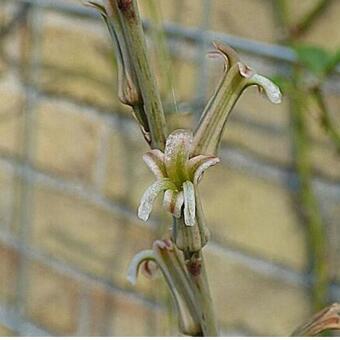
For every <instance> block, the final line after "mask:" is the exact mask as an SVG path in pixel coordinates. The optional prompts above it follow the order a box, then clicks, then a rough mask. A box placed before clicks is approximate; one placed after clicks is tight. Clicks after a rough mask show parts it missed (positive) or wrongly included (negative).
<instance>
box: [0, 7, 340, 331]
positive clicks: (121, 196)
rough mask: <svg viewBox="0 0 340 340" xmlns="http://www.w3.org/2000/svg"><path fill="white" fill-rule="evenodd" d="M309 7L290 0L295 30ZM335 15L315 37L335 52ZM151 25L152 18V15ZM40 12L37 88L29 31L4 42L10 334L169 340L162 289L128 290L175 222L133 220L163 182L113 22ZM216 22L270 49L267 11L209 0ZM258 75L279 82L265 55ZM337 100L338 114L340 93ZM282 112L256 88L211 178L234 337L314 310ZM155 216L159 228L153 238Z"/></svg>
mask: <svg viewBox="0 0 340 340" xmlns="http://www.w3.org/2000/svg"><path fill="white" fill-rule="evenodd" d="M314 2H315V1H314V0H309V1H305V2H292V4H294V5H291V6H292V8H291V10H292V13H294V15H295V18H298V17H299V16H300V15H301V13H302V12H303V11H304V10H306V8H307V7H309V6H311V5H312V4H313V3H314ZM295 3H301V4H303V5H301V7H299V6H297V7H296V8H295V6H296V5H295ZM306 3H308V6H307V5H306ZM71 4H73V5H75V6H80V5H79V2H78V1H77V0H75V1H66V0H65V1H61V0H60V2H59V5H67V6H68V5H71ZM198 4H199V5H198ZM202 4H203V2H202ZM202 4H201V2H200V1H198V0H197V1H196V0H195V1H193V0H186V1H174V2H171V1H167V0H162V1H161V5H162V9H163V13H164V17H165V19H167V20H172V21H175V22H180V23H181V24H182V25H185V26H189V27H195V26H200V25H201V22H202V15H204V11H203V9H202V8H203V7H202V6H201V5H202ZM176 6H177V7H176ZM304 6H306V8H304ZM175 7H176V8H175ZM293 7H294V8H293ZM78 8H79V7H78ZM230 8H232V10H230ZM2 9H4V11H2ZM13 10H15V4H14V2H12V1H7V2H4V3H1V4H0V24H1V23H2V22H6V20H8V18H10V16H11V14H12V13H13ZM339 10H340V3H337V2H333V4H332V6H331V8H330V9H329V10H327V11H326V13H325V15H324V17H323V18H322V19H321V20H320V23H319V24H318V25H316V26H315V27H314V28H313V29H312V32H311V33H310V34H308V36H307V37H306V41H308V42H313V43H319V44H321V45H323V46H326V47H330V48H333V47H335V46H338V45H339V41H338V40H337V39H338V38H339V37H338V36H336V35H335V34H332V33H331V32H334V30H335V28H336V29H338V22H337V20H336V19H337V13H338V12H339ZM143 13H144V14H145V15H148V11H147V8H144V7H143ZM36 15H38V16H39V23H38V24H37V23H35V25H38V26H39V25H41V26H40V28H39V27H38V29H37V27H35V28H34V27H33V29H34V30H38V32H36V31H34V32H35V33H34V34H38V33H39V34H40V35H39V39H37V40H36V41H35V40H33V41H32V40H29V39H27V41H26V40H25V46H26V47H25V48H26V49H27V50H28V52H29V53H28V56H30V55H31V56H32V55H35V56H36V57H37V59H36V60H35V61H36V62H37V68H36V72H35V74H34V78H35V79H33V80H32V79H31V80H30V79H28V81H25V79H23V77H22V73H21V66H23V65H22V60H26V62H27V60H29V57H28V58H27V56H26V57H25V58H26V59H23V56H22V53H23V49H22V47H21V43H22V39H23V37H29V35H27V34H26V35H23V34H25V31H24V30H23V29H16V30H15V31H13V32H12V33H11V34H10V35H9V36H7V37H6V38H5V39H4V40H3V41H0V47H1V48H0V104H1V105H0V190H1V194H0V259H1V260H0V309H1V310H2V309H5V310H7V309H8V310H12V309H13V308H14V307H16V309H14V311H15V312H14V314H13V313H12V314H10V315H11V317H8V318H7V319H4V320H2V319H1V317H0V335H12V334H13V333H16V328H15V327H16V326H15V325H17V324H18V320H19V321H20V320H21V321H22V320H24V321H25V322H26V324H27V325H28V326H29V327H30V329H31V330H34V332H40V331H41V332H44V331H45V332H48V333H50V334H52V335H121V336H124V335H156V334H160V335H166V334H174V330H175V328H174V320H173V316H172V318H171V317H169V315H168V311H169V310H170V309H171V308H170V307H169V297H168V295H167V294H166V290H165V286H164V283H163V282H162V280H161V279H156V280H155V281H151V282H150V281H148V280H146V279H145V278H141V279H140V280H139V282H138V284H137V286H136V287H131V285H129V284H128V283H127V281H126V269H127V266H128V263H129V260H130V259H131V258H132V256H133V254H134V253H136V252H137V251H139V250H141V249H145V248H148V247H150V245H151V244H152V240H154V239H155V237H160V236H163V235H164V234H165V232H166V229H167V227H168V226H169V223H170V222H169V219H168V217H165V218H164V216H162V214H161V211H160V209H159V206H158V207H157V208H156V209H155V211H154V213H153V215H152V223H150V224H149V225H147V224H145V223H142V222H141V221H139V220H138V219H137V218H136V208H137V205H138V202H139V199H140V197H141V195H142V193H143V191H144V190H145V188H146V186H147V185H148V184H149V183H151V181H152V180H153V176H152V175H151V174H150V172H149V171H148V169H147V167H146V166H145V165H144V164H143V163H142V154H143V152H145V150H147V147H146V145H145V143H144V141H143V139H142V137H141V136H140V133H139V131H138V128H137V127H136V124H135V123H134V122H133V121H132V119H130V118H131V115H130V114H129V109H128V108H127V107H124V106H122V105H120V104H119V102H118V100H117V96H116V75H115V68H114V65H113V62H112V55H111V49H110V43H109V40H108V36H107V33H106V31H105V29H104V26H103V25H102V23H101V22H100V21H99V20H94V19H93V18H87V17H81V16H75V15H70V14H66V13H61V12H60V11H57V10H52V9H45V10H39V12H38V14H36ZM210 15H211V22H210V29H213V30H218V31H221V32H225V33H228V34H234V35H238V36H241V37H245V38H249V39H256V40H260V41H265V42H269V43H270V42H274V41H275V35H276V32H275V22H274V19H273V15H272V9H271V7H270V6H269V5H268V3H267V2H265V1H260V0H247V1H246V0H244V1H241V2H240V1H236V0H233V1H231V0H228V6H225V1H224V0H212V1H211V13H210ZM33 26H34V25H33ZM30 29H32V27H31V28H30V26H28V30H30ZM330 34H332V37H333V39H329V38H328V37H329V35H330ZM185 46H187V49H185V50H184V52H183V51H182V52H181V53H180V54H179V55H178V56H176V60H174V63H175V64H176V70H175V72H174V78H175V88H176V91H177V94H176V98H177V100H178V102H182V101H190V100H192V99H193V98H194V96H195V91H196V89H197V79H198V78H197V71H198V67H197V65H195V63H194V62H193V60H191V59H190V55H192V54H193V53H195V48H193V46H191V45H189V44H188V45H185ZM183 56H184V57H186V58H182V57H183ZM36 57H35V58H36ZM245 58H249V59H252V58H251V57H250V56H245ZM254 63H255V64H256V66H257V67H258V68H259V70H261V69H263V70H269V71H266V72H271V73H275V66H272V65H269V64H268V65H267V64H266V63H265V62H260V61H259V60H258V59H255V58H254ZM209 65H210V66H209V68H208V70H209V72H210V73H209V74H211V75H212V76H210V77H209V79H205V81H206V88H207V89H208V90H207V91H208V92H209V91H211V89H212V86H213V84H214V83H215V82H216V77H218V75H219V74H220V72H221V68H220V66H221V65H220V64H218V63H214V62H211V63H210V64H209ZM25 67H26V68H27V64H26V66H25ZM32 93H33V97H32ZM209 93H210V92H209ZM32 98H33V99H32ZM327 100H328V101H329V104H330V106H331V107H332V109H333V111H334V112H336V114H339V112H338V110H337V108H338V107H339V104H340V103H339V96H338V95H336V94H332V95H330V96H329V97H328V98H327ZM287 110H288V103H287V102H286V100H284V102H283V104H282V105H281V106H273V105H271V104H269V103H267V101H266V100H265V99H264V98H261V96H258V94H257V93H256V90H255V89H249V90H247V93H246V94H245V95H244V96H243V98H242V100H241V101H240V102H239V103H238V105H237V107H236V109H235V112H234V113H233V115H232V117H231V119H230V121H229V124H228V127H227V130H226V133H225V136H224V139H223V150H224V151H225V153H223V155H222V160H223V164H221V165H219V166H218V167H215V168H214V169H212V170H211V171H210V170H209V173H208V174H206V175H205V177H204V180H203V181H202V187H201V192H202V195H203V203H204V206H205V208H206V215H207V219H208V221H209V223H210V224H211V230H212V235H213V240H212V242H211V244H210V245H209V246H208V247H207V249H206V253H207V264H208V274H209V277H210V281H211V289H212V295H213V299H214V301H215V308H216V314H217V315H218V320H219V324H220V326H221V329H222V330H223V333H224V334H231V333H233V332H234V333H236V334H246V335H286V334H289V333H290V331H291V330H292V329H293V328H294V327H295V326H296V325H298V324H299V323H300V322H301V321H302V320H304V319H305V318H306V317H307V316H308V315H309V314H310V312H311V306H310V296H309V295H308V290H307V289H306V287H305V286H304V285H303V281H304V279H305V278H306V276H305V274H306V273H307V272H308V269H309V268H308V266H309V253H308V249H307V243H306V231H305V230H304V228H303V225H302V223H301V220H300V219H299V213H298V207H296V206H295V205H294V201H293V197H292V183H291V182H289V181H288V175H289V174H288V172H287V169H289V168H290V167H291V165H292V157H291V151H290V136H289V130H288V126H289V119H288V114H287ZM181 111H183V112H181V113H179V114H177V115H176V114H174V115H171V116H170V117H169V120H170V121H171V125H172V126H173V127H176V128H177V127H183V126H185V127H189V126H190V124H192V122H193V121H194V118H193V115H191V114H188V112H186V111H190V110H187V109H186V108H185V107H184V109H183V110H181ZM311 115H312V113H311ZM339 117H340V116H339ZM28 127H30V129H31V131H30V134H29V138H27V136H26V133H27V129H28ZM311 130H312V131H313V140H314V143H313V149H312V157H313V161H314V164H315V170H316V171H315V172H316V176H317V177H316V189H317V192H318V194H319V199H320V202H321V205H322V208H323V213H324V217H325V220H326V221H327V232H328V235H329V244H330V261H331V262H330V263H331V267H332V275H333V277H334V284H336V283H337V282H336V279H337V280H340V272H339V269H338V268H339V266H338V263H339V259H340V256H339V254H340V249H339V240H340V237H339V223H338V221H339V216H340V210H339V206H340V194H339V192H340V183H339V180H340V161H339V158H337V156H336V155H335V153H334V149H332V147H331V146H330V143H329V141H328V139H327V138H326V137H325V135H324V133H323V132H322V131H320V129H318V127H317V125H316V124H315V121H313V119H311ZM27 147H29V148H30V150H29V151H30V155H29V162H28V163H27V162H25V160H26V159H27V155H24V154H23V150H27ZM25 157H26V158H25ZM268 173H269V175H268ZM27 183H28V184H27ZM160 220H161V221H163V222H162V225H163V226H162V227H160V228H156V226H158V222H159V221H160ZM20 280H21V281H20ZM20 282H21V283H22V282H24V283H25V284H24V285H22V284H21V285H20V284H18V283H20ZM23 286H24V287H23ZM13 315H14V319H13V320H12V319H11V318H12V317H13ZM0 316H1V314H0ZM16 318H17V319H16ZM19 324H20V322H19ZM32 332H33V331H32ZM19 334H20V331H19Z"/></svg>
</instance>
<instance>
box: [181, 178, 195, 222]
mask: <svg viewBox="0 0 340 340" xmlns="http://www.w3.org/2000/svg"><path fill="white" fill-rule="evenodd" d="M183 194H184V223H185V225H187V226H194V225H195V222H196V202H195V189H194V185H193V184H192V182H190V181H186V182H184V183H183Z"/></svg>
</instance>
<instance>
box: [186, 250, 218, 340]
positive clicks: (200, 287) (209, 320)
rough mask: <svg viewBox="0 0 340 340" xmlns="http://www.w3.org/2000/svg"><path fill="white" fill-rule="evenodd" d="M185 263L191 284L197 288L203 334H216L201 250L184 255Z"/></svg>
mask: <svg viewBox="0 0 340 340" xmlns="http://www.w3.org/2000/svg"><path fill="white" fill-rule="evenodd" d="M186 265H187V269H188V272H189V276H190V279H191V282H192V284H193V286H194V287H195V288H196V289H197V292H198V294H197V296H196V299H197V302H198V305H199V306H200V311H198V312H199V313H200V319H201V326H202V331H203V335H204V336H218V330H217V324H216V319H215V315H214V310H213V303H212V298H211V293H210V288H209V283H208V278H207V273H206V270H205V264H204V258H203V253H202V251H199V252H197V253H193V254H189V256H186Z"/></svg>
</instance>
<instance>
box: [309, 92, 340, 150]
mask: <svg viewBox="0 0 340 340" xmlns="http://www.w3.org/2000/svg"><path fill="white" fill-rule="evenodd" d="M311 92H312V95H313V97H314V98H315V100H316V102H317V104H318V106H319V108H320V111H321V125H322V127H323V128H324V129H325V131H326V132H327V133H328V135H329V137H330V138H331V140H332V141H333V143H334V144H335V147H336V149H337V151H338V152H339V153H340V132H339V131H338V130H337V129H336V128H335V127H334V124H333V122H332V119H331V116H330V113H329V110H328V107H327V105H326V102H325V98H324V96H323V94H322V90H321V88H320V87H319V86H317V87H315V88H313V89H312V90H311Z"/></svg>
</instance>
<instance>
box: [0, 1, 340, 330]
mask: <svg viewBox="0 0 340 340" xmlns="http://www.w3.org/2000/svg"><path fill="white" fill-rule="evenodd" d="M11 1H12V2H16V3H17V5H18V6H22V5H29V7H30V8H29V16H30V22H31V23H32V30H33V36H34V41H33V45H32V51H31V52H32V53H31V60H30V63H29V77H30V81H29V82H28V84H22V85H23V88H24V89H25V92H26V93H25V95H26V103H27V104H26V107H25V112H24V117H25V131H24V136H23V140H24V146H25V149H24V157H23V159H21V160H18V159H13V158H10V157H6V156H4V155H0V168H1V169H4V170H5V171H8V172H10V173H13V174H15V176H17V177H18V178H19V179H20V181H21V186H20V187H21V195H20V196H21V206H20V223H19V231H20V232H19V236H16V237H15V236H14V235H13V234H12V233H11V232H10V229H9V227H8V226H2V228H1V229H0V241H1V243H2V244H4V245H6V246H8V247H9V248H11V249H14V250H15V251H17V252H18V253H19V254H20V262H19V270H18V280H17V281H18V282H17V283H18V285H17V287H16V303H15V304H14V306H13V305H8V306H7V305H0V324H3V325H5V326H6V327H8V328H9V329H11V330H13V331H15V332H16V333H17V334H19V335H32V336H40V335H53V334H50V333H49V332H48V331H47V330H45V329H42V328H41V327H39V326H38V325H36V324H34V323H33V322H31V321H30V320H28V319H27V317H26V316H25V312H24V309H25V302H26V298H27V294H26V291H25V288H26V287H25V282H26V279H27V277H26V276H27V266H28V261H31V260H34V261H37V262H39V263H42V264H44V265H46V266H48V267H50V268H52V269H53V270H55V271H57V272H59V273H62V274H63V275H65V276H67V277H70V278H74V279H75V280H77V281H79V282H82V283H84V285H83V286H84V287H92V286H98V285H99V286H101V287H102V288H103V289H104V290H106V291H107V292H108V293H112V294H114V293H117V292H118V293H122V294H125V295H126V296H127V297H129V298H131V299H134V300H135V301H138V303H142V304H143V305H146V306H147V307H148V308H150V309H152V310H159V309H162V308H164V306H161V305H159V304H158V303H157V302H155V301H153V300H150V299H147V298H145V297H144V296H142V295H140V294H139V293H137V292H131V291H127V290H125V289H123V288H120V287H118V286H116V285H115V284H114V283H113V282H110V281H109V282H108V281H106V280H104V279H100V278H93V277H91V276H90V275H88V274H86V273H83V272H81V271H80V270H79V269H78V268H76V267H74V266H72V265H70V264H69V263H65V262H63V261H60V260H58V259H55V258H52V257H51V256H49V255H48V254H46V253H44V252H43V251H41V250H38V249H34V248H32V247H31V246H30V242H29V241H30V235H31V224H32V216H31V214H30V212H31V211H32V208H33V207H32V202H33V200H32V199H31V195H32V190H33V187H34V185H36V184H39V185H42V186H46V187H49V188H53V189H55V190H57V191H62V192H66V193H70V194H72V195H76V196H78V197H80V198H82V199H84V200H86V201H88V202H90V203H91V204H94V205H96V206H99V207H102V208H104V209H106V210H108V211H110V212H112V213H113V214H118V215H120V216H123V217H124V218H126V219H127V220H129V221H133V222H135V221H136V217H135V213H134V212H133V211H131V210H130V209H129V208H127V207H125V206H123V205H121V204H119V203H116V202H113V201H111V200H109V199H107V198H106V197H104V196H103V195H102V194H101V193H100V192H99V191H98V190H97V189H96V186H94V187H89V186H87V185H85V184H82V183H75V182H74V181H71V180H66V179H64V178H60V177H57V176H54V175H52V174H50V173H45V172H43V171H40V170H38V169H35V168H34V167H33V166H32V159H33V154H34V150H35V140H34V133H33V131H34V128H35V124H36V122H35V113H34V111H35V107H36V104H37V103H38V102H39V101H40V100H44V99H48V100H49V101H55V102H59V101H62V102H63V103H64V104H67V105H70V106H74V107H77V108H78V109H80V110H81V112H82V113H83V114H84V115H87V116H90V117H91V119H98V120H103V121H104V122H105V124H107V125H108V126H110V125H111V126H125V127H127V130H129V131H130V132H131V131H133V133H134V131H137V129H136V127H135V125H134V124H133V123H132V122H130V121H129V120H128V119H125V118H122V117H121V116H119V117H118V116H115V115H112V112H104V111H103V110H99V109H98V108H96V107H91V106H89V105H84V104H81V103H79V102H75V101H72V100H70V99H63V98H55V97H53V96H52V95H48V94H44V93H41V92H40V91H39V89H37V88H35V87H34V86H32V85H30V83H31V84H34V79H35V77H38V76H39V69H40V46H39V41H40V39H39V38H40V36H41V33H42V32H41V20H42V18H43V16H42V15H41V14H42V13H41V11H43V10H44V9H51V10H54V11H58V12H64V13H68V14H74V15H78V16H85V17H89V18H93V19H94V20H97V19H98V18H97V16H96V14H95V13H94V12H93V11H91V10H88V9H86V8H84V7H81V6H76V5H71V4H68V3H67V2H58V1H54V0H11ZM201 1H202V6H204V13H205V14H206V15H204V16H203V18H202V22H201V27H199V28H187V27H183V26H179V25H177V24H173V23H167V24H166V25H165V30H166V33H167V34H168V36H169V37H170V38H172V39H175V40H180V41H181V40H190V41H192V42H194V43H195V44H196V45H197V46H198V47H199V48H198V49H197V52H198V53H197V56H196V57H195V58H196V62H197V64H198V65H199V67H197V70H198V74H197V79H198V80H200V79H201V80H202V79H204V78H205V77H206V72H207V68H206V64H205V59H204V58H202V55H204V53H202V50H205V49H206V47H207V45H208V43H210V42H211V41H212V40H215V39H218V40H221V41H223V42H226V43H228V44H230V45H232V46H233V47H235V48H237V49H239V50H241V51H244V52H246V53H248V54H250V55H255V56H257V57H261V58H266V59H270V60H273V61H275V62H279V63H282V62H283V63H292V62H294V60H295V56H294V53H293V52H292V50H291V49H289V48H287V47H283V46H278V45H273V44H267V43H261V42H258V41H252V40H248V39H244V38H240V37H235V36H231V35H227V34H222V33H217V32H211V31H209V30H208V28H209V18H210V16H209V15H208V13H209V11H210V6H211V2H210V1H209V0H201ZM4 2H6V1H4ZM145 27H146V28H148V23H145ZM12 67H13V68H15V66H12ZM197 83H198V84H199V85H197V91H196V93H197V94H198V96H197V98H196V101H198V102H199V103H198V106H200V105H201V103H200V101H201V100H202V98H203V97H204V96H205V94H206V91H207V89H206V87H205V86H204V84H205V82H202V81H198V82H197ZM328 86H329V89H331V90H332V91H335V92H340V91H339V90H340V89H339V83H338V82H337V79H334V81H331V82H329V84H328ZM192 105H193V106H195V105H197V103H194V104H192ZM243 123H247V122H243ZM275 133H276V132H275ZM106 139H107V131H106V132H105V131H103V134H102V141H103V143H102V147H101V150H100V152H99V154H98V160H97V173H96V183H97V184H98V183H100V182H101V181H102V180H103V173H104V170H103V164H105V159H103V157H104V156H103V155H105V152H104V151H105V150H104V149H105V147H106V146H107V144H106V142H105V140H106ZM221 158H222V162H225V163H226V164H228V166H229V167H232V168H235V169H239V168H242V169H247V171H248V172H249V173H250V174H252V175H254V176H256V177H263V178H265V179H266V180H269V181H273V182H276V183H285V184H288V187H289V188H290V189H291V190H295V189H296V175H295V174H294V173H293V172H290V171H288V170H286V169H282V168H280V167H278V166H275V165H272V164H266V163H263V162H262V161H259V160H258V159H256V157H253V156H251V155H249V154H247V153H244V152H243V151H242V150H239V149H237V148H232V147H230V146H229V147H228V148H223V150H222V153H221ZM314 185H315V189H316V191H317V193H318V195H319V196H320V197H322V198H323V199H326V200H332V201H333V200H336V201H339V202H340V184H339V183H330V182H329V181H327V180H326V179H324V178H318V177H316V178H315V179H314ZM156 222H157V221H153V223H152V224H151V228H153V227H155V225H156ZM209 246H210V247H211V248H212V249H214V251H216V252H222V253H223V254H224V255H226V256H228V257H229V258H232V259H233V261H235V262H237V263H242V264H243V265H246V266H248V267H250V268H252V270H255V271H258V272H259V273H262V274H265V275H267V276H269V277H273V278H277V279H280V280H283V281H285V282H289V283H291V284H294V285H298V286H306V287H307V286H309V284H310V277H308V275H304V274H301V273H299V272H296V271H293V270H291V269H289V268H286V267H284V266H281V265H278V264H275V263H272V262H268V261H267V260H264V259H262V258H257V257H254V256H252V255H249V254H246V253H244V252H242V251H240V250H238V249H235V248H234V247H233V246H228V245H226V244H221V243H219V242H218V240H213V241H212V242H211V244H210V245H209ZM331 292H332V295H333V297H334V298H336V297H338V298H339V297H340V286H339V285H337V284H333V286H332V288H331ZM89 308H90V305H89V301H88V296H87V292H86V289H84V291H83V292H82V294H81V304H80V311H79V320H78V330H77V331H76V335H87V334H88V331H89V330H88V327H87V324H88V318H89ZM149 322H150V325H152V322H153V320H149ZM102 335H110V334H109V333H108V330H103V333H102Z"/></svg>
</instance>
